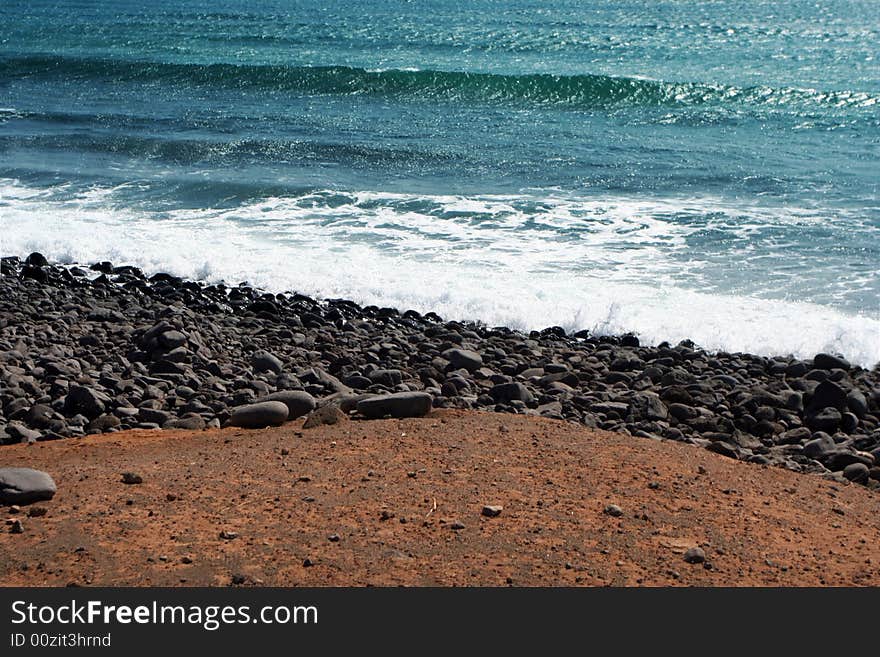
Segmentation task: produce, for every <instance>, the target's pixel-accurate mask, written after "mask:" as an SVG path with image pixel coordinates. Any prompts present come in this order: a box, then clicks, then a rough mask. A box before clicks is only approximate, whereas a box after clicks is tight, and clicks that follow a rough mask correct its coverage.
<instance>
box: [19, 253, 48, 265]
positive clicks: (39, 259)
mask: <svg viewBox="0 0 880 657" xmlns="http://www.w3.org/2000/svg"><path fill="white" fill-rule="evenodd" d="M24 264H26V265H30V266H32V267H45V266H47V265H48V264H49V261H48V260H46V256H44V255H43V254H42V253H36V252H34V253H31V254H30V255H29V256H28V257H27V258H25V259H24Z"/></svg>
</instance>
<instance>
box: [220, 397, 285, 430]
mask: <svg viewBox="0 0 880 657" xmlns="http://www.w3.org/2000/svg"><path fill="white" fill-rule="evenodd" d="M288 413H289V411H288V410H287V404H284V403H283V402H280V401H264V402H258V403H256V404H247V405H246V406H238V407H237V408H233V409H232V414H231V415H230V417H229V424H230V425H231V426H233V427H242V428H245V429H262V428H263V427H269V426H277V425H279V424H283V423H284V421H285V420H286V419H287V416H288Z"/></svg>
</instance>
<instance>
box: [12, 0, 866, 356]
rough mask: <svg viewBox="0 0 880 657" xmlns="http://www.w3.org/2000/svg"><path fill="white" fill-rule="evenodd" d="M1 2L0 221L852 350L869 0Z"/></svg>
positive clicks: (493, 313)
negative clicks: (709, 0) (711, 0)
mask: <svg viewBox="0 0 880 657" xmlns="http://www.w3.org/2000/svg"><path fill="white" fill-rule="evenodd" d="M594 5H598V6H594ZM0 20H2V24H3V26H4V27H3V32H2V36H0V221H2V224H3V234H2V237H0V239H2V242H0V244H2V251H3V253H19V254H22V253H25V252H28V251H30V250H34V249H38V250H41V251H43V252H45V253H46V254H47V255H50V256H52V257H55V258H59V259H62V260H95V259H105V258H110V259H113V260H115V261H119V262H123V261H124V262H131V263H135V264H139V265H141V266H143V267H145V268H147V269H148V270H158V269H164V270H173V271H175V272H176V273H180V274H185V275H189V276H200V277H203V278H207V279H212V280H213V279H220V278H223V279H226V280H228V281H238V280H249V281H250V282H252V283H256V284H259V285H262V286H265V287H267V288H270V289H279V290H280V289H296V290H299V291H303V292H306V293H310V294H317V295H327V296H348V297H351V298H354V299H357V300H360V301H369V302H373V303H382V304H392V305H397V306H400V307H407V308H408V307H413V308H416V309H419V310H435V311H438V312H440V313H441V314H443V315H445V316H449V317H457V318H470V319H483V320H485V321H487V322H489V323H504V324H508V325H513V326H516V327H522V328H536V327H542V326H545V325H549V324H560V325H562V326H565V327H566V328H590V329H593V330H598V331H612V332H617V331H629V330H631V331H635V332H637V333H639V334H640V335H641V336H642V337H643V338H644V339H645V340H647V341H659V340H663V339H669V340H677V339H681V338H684V337H690V338H693V339H694V340H696V341H697V342H700V343H702V344H703V345H705V346H707V347H709V348H724V349H735V350H750V351H758V352H761V353H772V354H785V353H798V354H804V355H811V354H812V353H813V352H814V351H817V350H819V349H830V350H834V351H839V352H842V353H844V354H846V355H847V356H849V357H851V358H853V359H855V360H856V361H858V362H861V363H863V364H873V363H875V362H877V361H878V360H880V276H878V263H880V198H878V180H880V175H878V174H880V102H878V100H880V66H878V57H880V52H878V50H880V48H878V45H877V44H878V43H880V3H877V2H874V1H847V0H825V1H819V2H817V1H815V0H814V1H811V2H800V1H794V0H789V1H773V2H761V1H748V2H746V1H736V0H719V1H716V2H706V1H702V2H697V1H693V2H691V1H688V0H667V1H655V2H641V1H640V2H636V1H632V0H631V1H609V2H602V3H584V2H567V1H563V2H538V1H527V0H518V1H510V2H489V1H485V0H484V1H479V0H478V1H468V2H450V1H444V2H418V1H413V2H371V3H342V2H326V1H322V2H317V1H313V0H312V1H281V0H276V1H275V2H261V3H253V2H243V1H239V0H218V1H213V2H186V3H184V2H163V1H158V2H153V3H150V4H149V6H144V3H140V2H113V3H109V2H51V3H50V2H39V1H36V2H35V1H30V2H20V1H19V0H4V2H3V3H2V4H0Z"/></svg>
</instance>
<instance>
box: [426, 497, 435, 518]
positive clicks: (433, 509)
mask: <svg viewBox="0 0 880 657" xmlns="http://www.w3.org/2000/svg"><path fill="white" fill-rule="evenodd" d="M436 510H437V498H436V497H435V498H434V506H432V507H431V510H430V511H428V512H427V513H426V514H425V518H427V517H428V516H429V515H431V514H432V513H434V511H436Z"/></svg>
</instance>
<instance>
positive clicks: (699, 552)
mask: <svg viewBox="0 0 880 657" xmlns="http://www.w3.org/2000/svg"><path fill="white" fill-rule="evenodd" d="M684 560H685V561H686V562H687V563H703V562H704V561H706V552H705V551H704V550H703V548H701V547H692V548H688V550H687V552H685V553H684Z"/></svg>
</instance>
